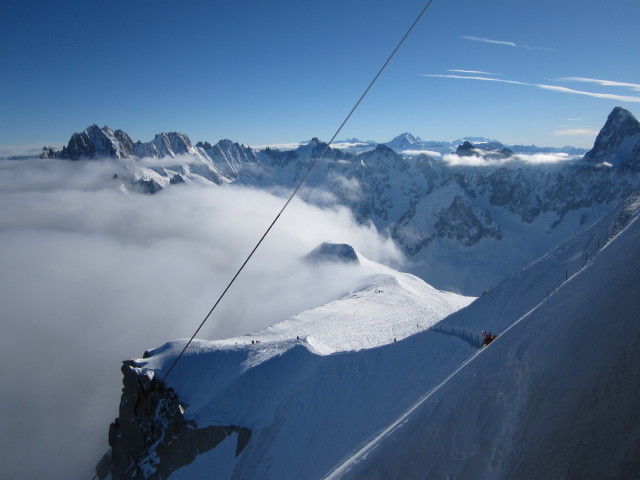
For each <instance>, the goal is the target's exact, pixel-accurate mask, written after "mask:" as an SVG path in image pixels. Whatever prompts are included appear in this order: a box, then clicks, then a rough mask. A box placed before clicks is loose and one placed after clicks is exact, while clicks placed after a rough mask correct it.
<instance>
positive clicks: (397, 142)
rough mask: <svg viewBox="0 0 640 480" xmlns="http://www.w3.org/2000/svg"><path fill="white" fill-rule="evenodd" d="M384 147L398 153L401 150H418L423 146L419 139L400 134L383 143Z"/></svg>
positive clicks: (407, 134)
mask: <svg viewBox="0 0 640 480" xmlns="http://www.w3.org/2000/svg"><path fill="white" fill-rule="evenodd" d="M385 145H386V146H387V147H389V148H392V149H393V150H395V151H398V152H400V151H403V150H420V149H421V148H422V147H423V146H424V144H423V142H422V139H421V138H420V137H415V136H413V135H412V134H410V133H409V132H405V133H401V134H400V135H398V136H397V137H395V138H393V139H392V140H390V141H388V142H387V143H385Z"/></svg>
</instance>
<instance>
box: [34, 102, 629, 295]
mask: <svg viewBox="0 0 640 480" xmlns="http://www.w3.org/2000/svg"><path fill="white" fill-rule="evenodd" d="M638 132H640V124H639V123H638V122H637V120H636V119H635V118H634V117H633V115H631V113H629V112H628V111H626V110H624V109H622V108H619V107H618V108H615V109H614V110H613V111H612V112H611V115H610V116H609V118H608V120H607V122H606V124H605V126H604V127H603V129H602V132H601V133H600V135H599V136H598V138H597V139H596V142H595V145H594V148H593V149H592V150H591V151H590V152H588V153H587V154H586V155H585V156H584V159H582V158H581V157H579V156H578V157H575V156H574V157H572V156H570V155H567V154H563V153H558V152H556V153H549V152H540V151H536V150H531V151H532V152H536V153H528V154H524V153H514V151H512V150H511V149H509V148H508V147H505V146H504V145H503V144H502V143H500V142H498V141H496V140H489V139H483V138H470V137H467V139H466V140H461V142H462V143H460V144H458V145H457V146H455V147H454V146H452V145H451V144H449V145H446V142H440V143H438V142H424V141H422V140H420V139H419V138H417V137H414V136H413V135H411V134H409V133H405V134H402V135H400V136H399V137H396V138H395V139H394V140H392V141H391V142H389V143H388V144H386V145H385V144H380V145H377V146H376V147H375V148H373V149H370V150H367V151H364V152H361V153H358V154H354V153H352V152H349V151H345V150H341V149H338V148H332V147H331V148H329V149H327V150H326V153H325V156H324V158H323V159H322V161H321V162H319V163H318V165H317V167H316V171H314V173H313V174H312V175H311V176H310V177H309V178H308V180H307V188H306V189H303V190H302V191H301V192H300V194H301V195H302V196H303V197H305V199H306V200H307V201H310V202H315V203H322V205H329V206H331V205H336V204H339V205H346V206H348V207H349V208H350V209H351V211H352V212H353V214H354V216H355V217H356V219H357V220H358V221H359V222H361V223H368V222H372V223H373V224H374V225H375V226H376V227H377V228H378V230H380V231H382V232H388V233H389V235H390V236H392V237H393V239H394V240H395V241H396V242H397V243H398V244H399V245H400V246H401V247H402V249H403V250H404V252H405V254H406V255H407V256H408V257H409V260H410V266H409V271H410V272H411V273H414V274H416V275H418V276H420V277H421V278H423V279H425V280H426V281H428V282H429V283H430V284H432V285H435V286H436V287H438V288H442V289H446V290H452V291H457V292H461V293H465V294H469V295H479V294H481V293H482V292H484V291H487V290H489V289H490V288H492V287H493V286H495V285H496V284H498V283H499V282H500V281H501V280H502V279H503V278H505V277H506V276H508V275H509V274H511V273H512V272H513V271H515V270H517V269H518V268H520V267H521V266H522V265H523V264H525V263H527V262H530V261H532V260H534V259H535V258H537V257H538V256H540V255H542V254H544V253H545V252H546V251H548V250H549V249H550V248H551V247H553V246H555V245H557V244H559V243H561V242H562V241H564V240H565V239H567V238H568V237H569V236H570V235H572V234H574V233H575V232H577V231H578V230H580V229H582V228H585V227H586V226H588V225H589V224H591V223H592V222H594V221H595V220H597V218H599V217H600V216H601V215H603V214H604V213H606V212H607V211H608V210H609V209H611V208H612V207H613V206H614V205H615V203H616V202H618V201H620V200H621V199H622V198H624V197H625V196H626V195H628V194H630V193H631V192H632V191H633V190H634V189H636V188H638V187H640V169H639V168H638V165H639V164H640V133H638ZM436 144H438V145H440V147H441V148H442V150H441V151H442V152H447V153H445V154H441V155H440V156H437V155H435V153H437V148H440V147H436ZM389 145H392V146H394V147H395V148H397V149H404V148H405V147H410V148H412V149H413V153H416V152H417V151H421V150H422V151H429V150H425V149H434V150H433V152H434V155H427V154H417V155H414V154H412V155H402V154H400V153H398V152H397V151H396V150H394V149H392V148H389ZM325 147H326V144H325V143H324V142H322V141H320V140H319V139H317V138H314V139H312V140H311V141H310V142H309V143H307V144H304V145H301V146H300V147H298V148H297V149H294V150H286V151H281V150H277V149H272V148H266V149H264V150H260V151H256V150H254V149H252V148H250V147H246V146H242V145H239V144H237V143H234V142H232V141H230V140H222V141H220V142H218V143H217V144H216V145H213V146H212V145H210V144H209V143H202V142H199V143H197V144H196V145H195V146H193V145H192V144H191V142H190V141H189V139H188V138H187V137H186V136H185V135H182V134H178V133H169V134H159V135H157V136H156V138H155V139H154V140H153V141H152V142H149V143H140V142H136V143H133V142H131V141H130V139H129V137H128V135H126V134H125V133H124V132H121V131H119V130H116V131H115V132H113V131H112V130H110V129H109V128H108V127H103V128H99V127H97V126H95V125H94V126H92V127H89V128H88V129H87V130H85V131H84V132H82V133H81V134H74V135H73V137H72V139H71V141H70V142H69V145H68V146H67V147H65V149H63V150H62V152H60V153H59V154H58V156H60V157H62V158H70V159H73V158H78V159H79V158H96V157H99V156H101V155H103V156H104V155H108V156H111V157H116V158H121V159H122V162H123V163H124V164H126V166H127V168H128V172H129V178H120V181H122V182H123V184H124V185H130V188H134V189H138V190H142V191H144V192H147V193H154V192H157V191H160V190H162V189H163V188H165V187H168V186H170V185H171V184H180V183H185V182H187V183H189V182H197V183H209V184H215V185H224V184H227V183H231V182H234V183H237V184H243V185H251V186H254V187H258V188H266V189H270V190H273V191H279V192H287V191H291V190H292V189H293V188H294V187H295V185H296V184H297V182H298V181H299V180H300V179H301V178H302V177H303V176H304V174H305V173H306V172H307V170H308V168H309V166H310V165H311V164H312V162H313V161H314V160H315V159H316V158H317V157H318V155H319V154H320V153H321V152H322V151H324V150H325ZM418 147H419V148H418ZM416 149H418V150H416ZM403 151H406V150H403ZM44 154H46V155H48V156H51V155H55V152H53V154H52V153H51V151H49V150H46V151H45V152H44ZM141 154H144V155H148V156H150V158H142V159H141V158H139V157H138V155H141ZM319 192H321V194H318V193H319ZM523 245H527V247H526V248H522V246H523Z"/></svg>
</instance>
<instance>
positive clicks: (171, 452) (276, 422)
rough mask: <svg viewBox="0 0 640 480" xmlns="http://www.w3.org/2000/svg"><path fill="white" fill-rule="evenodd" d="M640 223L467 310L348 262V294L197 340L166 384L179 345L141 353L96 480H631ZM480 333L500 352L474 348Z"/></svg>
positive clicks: (557, 254) (571, 246)
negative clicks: (488, 334)
mask: <svg viewBox="0 0 640 480" xmlns="http://www.w3.org/2000/svg"><path fill="white" fill-rule="evenodd" d="M639 217H640V194H635V195H632V196H630V197H628V198H627V199H626V201H625V203H624V204H623V205H621V206H620V208H618V209H616V210H614V211H612V212H610V213H609V214H608V215H606V216H604V217H602V218H601V219H600V220H599V221H598V222H596V223H594V224H593V225H592V226H591V227H589V228H588V229H586V230H584V231H583V232H582V233H580V234H579V235H575V236H573V237H572V238H571V239H569V240H568V241H567V242H565V243H564V244H562V245H561V246H560V247H558V248H556V249H555V250H553V251H551V252H549V253H548V254H547V255H545V256H543V257H542V258H540V259H539V260H537V261H536V262H534V263H532V264H530V265H529V266H527V267H525V268H524V269H522V270H521V271H520V272H518V273H517V274H516V275H514V276H512V277H511V278H510V279H508V280H506V281H504V282H503V283H502V284H500V285H499V286H498V287H496V288H495V289H494V290H492V291H491V292H488V293H487V294H486V295H483V296H482V297H481V298H479V299H478V300H476V301H475V302H473V303H472V304H470V305H469V306H468V307H466V308H463V309H462V310H460V311H459V312H458V311H457V306H463V305H465V304H467V303H468V301H469V299H465V298H462V297H459V296H456V295H454V294H448V293H444V292H439V291H437V290H435V289H432V288H431V287H429V286H428V285H426V284H424V283H423V282H421V281H420V280H419V279H417V278H416V277H413V276H409V275H405V274H399V273H397V272H393V271H391V270H389V269H386V268H384V267H381V266H379V265H375V264H372V263H371V262H368V261H367V260H366V259H364V258H362V257H361V256H360V255H358V254H356V259H357V260H358V262H352V263H353V268H369V269H370V270H369V272H370V273H371V275H370V276H369V277H368V280H367V281H366V282H364V283H362V284H361V285H360V286H359V288H356V289H354V290H353V291H352V292H351V293H349V294H347V295H345V296H344V297H342V298H339V299H336V300H335V301H334V302H331V303H329V304H327V305H324V306H322V307H319V308H317V309H313V310H310V311H307V312H303V313H301V314H300V315H295V316H293V317H292V318H290V319H287V320H286V321H284V322H282V323H279V324H276V325H274V326H273V327H270V328H269V329H267V330H264V331H262V332H257V333H255V334H251V335H247V336H244V337H238V338H233V339H228V340H225V341H216V342H205V341H197V342H196V343H195V344H194V345H193V347H192V348H190V349H189V350H187V353H186V355H185V357H183V358H182V359H181V360H180V362H179V363H178V364H177V365H176V367H175V369H174V371H173V373H172V375H171V376H170V377H168V378H167V381H166V383H163V382H162V381H160V378H162V376H163V374H164V372H166V369H167V368H168V367H169V365H171V363H172V361H173V360H174V359H175V358H176V355H177V354H178V353H179V352H180V350H181V348H182V346H183V345H184V340H182V341H176V342H169V343H167V344H165V345H163V346H161V347H159V348H157V349H155V350H151V351H149V352H145V355H144V358H143V359H138V360H131V361H127V362H125V363H124V365H123V368H122V370H123V373H124V389H123V396H122V402H121V405H120V416H119V419H118V421H116V422H115V423H114V424H113V425H112V427H111V429H110V431H109V438H110V444H111V446H112V450H111V451H110V452H109V454H107V455H106V456H105V458H104V459H103V460H102V461H101V463H100V464H99V467H98V470H99V473H100V476H101V478H104V476H105V475H106V472H107V471H111V475H112V478H114V479H117V478H171V479H174V480H179V479H192V478H203V476H206V475H211V473H212V472H215V475H216V478H261V479H280V480H282V479H294V478H295V479H298V478H331V479H335V478H374V479H375V478H385V479H386V478H417V477H424V476H425V475H426V476H428V477H433V478H458V479H476V478H494V479H511V478H585V479H592V478H593V479H596V478H607V477H612V478H621V479H627V478H628V479H631V478H635V475H636V474H637V471H638V470H637V467H638V456H637V445H638V443H639V442H640V427H639V424H638V422H635V421H633V419H635V418H637V417H638V414H640V410H639V408H640V407H639V406H638V402H637V398H638V395H640V381H639V380H638V378H639V377H638V376H637V375H636V372H635V369H636V365H638V362H640V354H639V353H638V349H637V340H638V338H640V323H639V322H638V321H637V310H638V308H639V307H640V305H639V304H638V299H640V295H639V294H640V291H639V288H640V287H639V286H640V281H639V280H640V250H638V248H637V244H638V241H640V221H638V218H639ZM323 250H325V252H324V253H329V255H328V256H329V257H330V259H329V260H327V261H334V260H333V259H331V258H332V257H335V256H338V257H340V258H344V257H345V256H346V257H350V256H351V255H350V254H349V255H346V253H350V252H346V250H345V246H336V247H331V246H329V247H323V248H321V249H320V250H319V251H316V252H315V253H314V255H313V256H314V257H316V258H318V257H319V258H322V257H323V256H324V255H323V254H322V251H323ZM347 250H348V249H347ZM332 254H336V255H332ZM448 312H451V313H452V315H450V316H448V317H446V319H444V320H442V321H440V322H438V318H442V317H444V316H446V315H447V313H448ZM482 329H485V330H491V331H492V332H493V333H496V334H498V338H497V340H495V341H494V342H493V343H492V344H491V345H490V346H489V347H487V348H486V349H481V350H479V349H478V348H477V338H478V337H479V332H480V331H481V330H482ZM401 330H402V331H403V333H402V334H401V333H400V331H401ZM394 340H398V341H394Z"/></svg>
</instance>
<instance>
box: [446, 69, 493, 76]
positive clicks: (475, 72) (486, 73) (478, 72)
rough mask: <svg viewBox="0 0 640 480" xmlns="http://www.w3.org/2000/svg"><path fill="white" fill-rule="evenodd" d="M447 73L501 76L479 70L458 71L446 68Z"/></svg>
mask: <svg viewBox="0 0 640 480" xmlns="http://www.w3.org/2000/svg"><path fill="white" fill-rule="evenodd" d="M447 72H457V73H473V74H477V75H502V74H501V73H491V72H483V71H481V70H459V69H456V68H448V69H447Z"/></svg>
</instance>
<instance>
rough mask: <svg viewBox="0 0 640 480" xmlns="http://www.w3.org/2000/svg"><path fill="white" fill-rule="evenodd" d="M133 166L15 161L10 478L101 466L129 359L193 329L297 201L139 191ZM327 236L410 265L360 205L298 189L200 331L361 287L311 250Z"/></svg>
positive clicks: (5, 456)
mask: <svg viewBox="0 0 640 480" xmlns="http://www.w3.org/2000/svg"><path fill="white" fill-rule="evenodd" d="M117 171H119V170H118V163H117V162H110V161H84V162H66V161H56V160H53V161H52V160H49V161H14V162H9V161H2V162H0V202H1V204H2V206H3V208H2V209H0V283H1V284H2V285H3V288H2V289H0V303H1V304H2V307H3V314H2V322H1V323H0V325H1V326H0V328H1V329H2V330H1V332H0V333H1V334H0V356H1V358H0V361H1V362H2V364H3V365H5V366H7V368H5V369H3V370H2V371H1V372H0V382H2V385H4V386H5V388H4V390H3V392H4V393H3V395H2V396H1V398H0V410H1V411H2V412H3V413H2V414H1V415H0V428H2V431H3V432H5V433H6V434H7V435H10V436H11V442H5V448H4V449H3V451H2V452H0V464H1V465H3V473H5V474H6V475H7V476H8V477H11V478H19V477H22V478H43V477H47V476H48V477H51V478H61V477H67V478H71V477H72V478H83V477H85V478H86V477H89V476H90V475H92V468H93V466H94V463H95V462H97V461H98V460H99V458H100V455H101V454H102V453H104V452H105V451H106V449H107V444H106V438H107V430H108V426H109V422H110V421H112V420H113V418H114V417H115V416H116V415H117V406H118V402H119V396H120V390H121V374H120V371H119V366H120V361H121V360H124V359H127V358H131V357H136V356H138V357H139V356H141V355H142V353H143V351H144V350H145V349H148V348H153V347H156V346H158V345H160V344H162V343H164V342H165V341H168V340H171V339H176V338H185V337H189V336H190V335H191V334H192V333H193V331H194V330H195V327H196V326H197V325H198V324H199V323H200V321H201V320H202V318H203V316H204V314H205V313H206V312H207V311H208V310H209V309H210V308H211V305H212V304H213V302H214V301H215V300H216V298H217V297H218V295H219V294H220V292H221V291H222V289H223V288H224V286H225V285H226V284H227V282H228V281H229V280H230V278H231V276H232V274H233V273H234V272H235V270H236V269H237V268H238V267H239V266H240V264H241V263H242V261H243V260H244V258H245V257H246V255H247V254H248V253H249V251H250V250H251V248H252V247H253V245H254V244H255V242H256V241H257V239H258V238H259V236H260V235H261V234H262V233H263V231H264V229H265V228H266V226H267V225H268V224H269V223H270V222H271V220H272V219H273V217H274V216H275V214H276V212H277V211H278V210H279V209H280V208H281V206H282V204H283V199H282V198H281V197H277V196H275V195H272V194H268V193H266V192H261V191H256V190H252V189H248V188H238V187H229V186H227V187H208V188H207V187H199V186H189V185H180V186H175V187H172V188H169V189H167V190H166V191H163V192H161V193H159V194H157V195H154V196H148V195H139V194H131V193H126V192H123V191H121V190H119V189H118V186H117V182H114V181H113V180H112V178H111V177H112V175H113V173H114V172H117ZM322 241H335V242H345V243H350V244H352V245H353V246H354V247H355V248H357V249H359V250H360V251H361V252H362V253H363V254H364V255H365V256H368V257H369V258H372V259H374V260H379V261H382V262H384V263H392V264H393V263H396V264H397V263H398V262H401V261H402V255H401V254H400V253H399V251H398V250H397V248H396V247H395V244H394V243H393V242H392V241H391V240H390V239H388V238H386V237H383V236H381V235H379V234H378V232H377V231H376V229H375V228H374V227H373V226H372V225H366V226H362V225H357V224H356V223H355V222H354V220H353V218H352V216H351V214H350V212H349V211H347V210H346V209H344V208H334V209H321V208H318V207H314V206H311V205H309V204H307V203H305V202H303V201H301V200H294V201H293V202H292V203H291V205H290V208H289V209H287V211H285V212H284V214H283V215H282V217H281V218H280V221H279V222H278V223H277V224H276V226H275V227H274V228H273V230H272V232H271V235H270V236H269V237H267V239H266V240H265V242H264V244H263V245H262V246H261V248H260V249H259V250H258V251H257V252H256V254H255V257H254V259H253V260H252V262H250V263H249V264H248V266H247V268H246V269H245V271H244V272H243V274H242V275H241V276H240V277H239V278H238V281H237V283H236V284H235V285H234V288H232V289H231V290H230V291H229V294H228V296H227V297H226V298H225V299H224V300H223V301H222V302H221V304H220V306H219V308H218V310H216V312H214V314H213V315H212V317H211V318H210V320H209V322H208V324H207V325H206V326H205V327H204V329H203V330H202V331H201V333H200V335H199V336H200V337H201V338H209V339H213V338H221V337H229V336H234V335H240V334H244V333H247V332H250V331H254V330H256V329H259V328H264V327H266V326H268V325H270V324H272V323H275V322H277V321H280V320H282V319H284V318H286V317H288V316H289V315H292V314H295V313H297V312H299V311H301V310H303V309H306V308H310V307H314V306H316V305H319V304H322V303H325V302H326V301H328V300H330V299H331V298H333V296H337V295H339V294H340V293H341V292H344V291H345V289H347V290H348V288H349V283H350V281H352V280H353V275H356V274H357V273H354V271H353V270H350V269H345V268H344V267H343V268H339V267H337V268H334V269H331V268H327V269H323V270H322V271H317V270H311V268H312V267H310V266H308V265H304V264H302V263H301V262H300V261H299V258H300V257H301V256H302V255H304V254H306V253H307V252H308V251H310V250H311V249H312V248H314V247H315V246H316V245H317V244H319V243H320V242H322ZM12 365H13V366H12ZM34 458H37V459H38V461H37V462H34V460H33V459H34ZM12 473H13V475H12Z"/></svg>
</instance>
